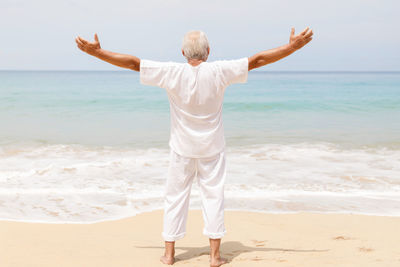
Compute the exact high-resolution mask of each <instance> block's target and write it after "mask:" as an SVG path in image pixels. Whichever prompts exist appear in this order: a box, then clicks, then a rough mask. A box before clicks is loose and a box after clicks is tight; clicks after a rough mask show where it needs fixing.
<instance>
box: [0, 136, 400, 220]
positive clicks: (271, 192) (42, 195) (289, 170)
mask: <svg viewBox="0 0 400 267" xmlns="http://www.w3.org/2000/svg"><path fill="white" fill-rule="evenodd" d="M168 156H169V151H168V150H167V149H137V148H117V147H87V146H80V145H38V146H26V145H25V146H22V147H20V146H15V145H14V146H11V145H10V146H3V147H1V149H0V219H3V220H22V221H41V222H54V223H63V222H68V223H90V222H96V221H102V220H111V219H116V218H123V217H127V216H132V215H135V214H137V213H139V212H143V211H149V210H153V209H160V208H162V207H163V192H164V191H163V190H164V184H165V180H166V178H167V177H166V173H167V168H168V160H169V158H168ZM227 166H228V171H227V180H226V187H225V190H226V191H225V192H226V193H225V196H226V208H227V209H242V210H253V211H254V210H255V211H266V212H278V213H279V212H297V211H312V212H342V213H346V212H354V213H362V214H372V213H373V214H380V215H391V216H400V197H399V196H400V151H399V150H390V149H386V148H379V149H376V148H375V149H373V148H365V149H342V148H339V147H338V146H335V145H333V144H324V143H319V144H306V143H302V144H291V145H289V144H286V145H283V144H265V145H258V146H256V145H253V146H243V147H233V148H229V147H228V149H227ZM200 206H201V205H200V194H199V191H198V188H197V186H196V184H194V186H193V191H192V196H191V208H200Z"/></svg>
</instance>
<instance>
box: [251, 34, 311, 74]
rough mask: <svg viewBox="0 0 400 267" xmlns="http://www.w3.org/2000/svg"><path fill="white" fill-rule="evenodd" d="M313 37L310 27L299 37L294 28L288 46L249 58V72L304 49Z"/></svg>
mask: <svg viewBox="0 0 400 267" xmlns="http://www.w3.org/2000/svg"><path fill="white" fill-rule="evenodd" d="M312 35H313V32H312V30H309V28H308V27H307V28H305V29H304V30H303V31H302V32H301V33H299V34H298V35H294V28H292V31H291V33H290V39H289V43H288V44H285V45H282V46H280V47H277V48H273V49H270V50H266V51H262V52H260V53H257V54H255V55H254V56H251V57H249V71H250V70H252V69H255V68H259V67H262V66H264V65H267V64H270V63H273V62H276V61H278V60H280V59H282V58H284V57H287V56H288V55H290V54H292V53H293V52H294V51H296V50H298V49H300V48H302V47H303V46H305V45H306V44H307V43H308V42H310V41H311V40H312Z"/></svg>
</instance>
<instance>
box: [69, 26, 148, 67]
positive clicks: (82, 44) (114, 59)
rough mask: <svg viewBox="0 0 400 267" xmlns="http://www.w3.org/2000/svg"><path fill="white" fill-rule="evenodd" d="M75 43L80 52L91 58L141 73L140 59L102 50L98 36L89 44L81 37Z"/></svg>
mask: <svg viewBox="0 0 400 267" xmlns="http://www.w3.org/2000/svg"><path fill="white" fill-rule="evenodd" d="M75 41H76V44H77V45H78V47H79V49H80V50H82V51H83V52H85V53H88V54H89V55H91V56H94V57H97V58H99V59H101V60H104V61H106V62H108V63H111V64H113V65H115V66H118V67H121V68H126V69H131V70H135V71H140V59H139V58H137V57H135V56H131V55H125V54H119V53H115V52H111V51H107V50H104V49H102V48H101V47H100V42H99V38H98V37H97V34H95V35H94V42H89V41H87V40H85V39H83V38H82V37H80V36H78V37H76V38H75Z"/></svg>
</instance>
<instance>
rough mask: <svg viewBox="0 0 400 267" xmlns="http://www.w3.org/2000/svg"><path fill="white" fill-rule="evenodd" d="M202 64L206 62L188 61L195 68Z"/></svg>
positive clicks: (199, 60)
mask: <svg viewBox="0 0 400 267" xmlns="http://www.w3.org/2000/svg"><path fill="white" fill-rule="evenodd" d="M202 62H204V60H202V59H188V63H189V64H190V65H192V66H193V67H196V66H198V65H200V64H201V63H202Z"/></svg>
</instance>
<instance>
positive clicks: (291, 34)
mask: <svg viewBox="0 0 400 267" xmlns="http://www.w3.org/2000/svg"><path fill="white" fill-rule="evenodd" d="M293 35H294V27H292V30H291V31H290V36H293Z"/></svg>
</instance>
